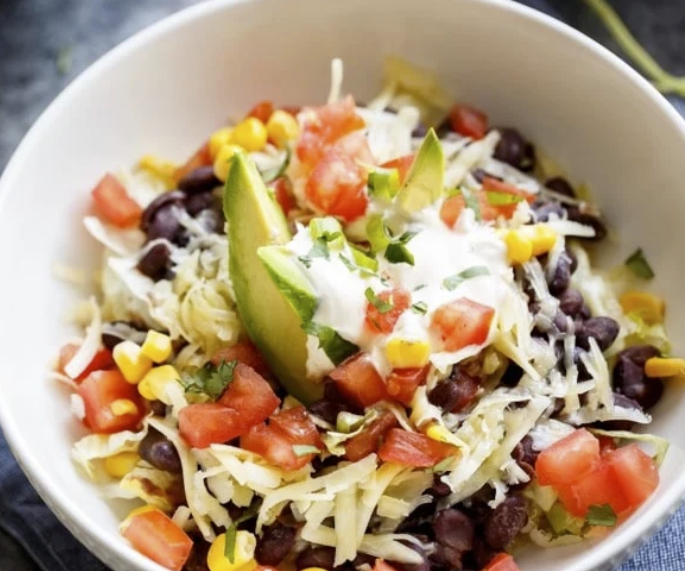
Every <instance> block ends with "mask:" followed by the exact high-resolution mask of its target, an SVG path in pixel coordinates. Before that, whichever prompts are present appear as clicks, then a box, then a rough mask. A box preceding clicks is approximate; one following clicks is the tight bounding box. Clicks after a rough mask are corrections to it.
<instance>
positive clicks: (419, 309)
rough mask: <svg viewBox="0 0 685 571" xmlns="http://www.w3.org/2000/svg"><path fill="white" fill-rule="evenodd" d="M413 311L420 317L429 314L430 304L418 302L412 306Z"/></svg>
mask: <svg viewBox="0 0 685 571" xmlns="http://www.w3.org/2000/svg"><path fill="white" fill-rule="evenodd" d="M411 310H412V311H413V312H414V313H417V314H419V315H425V314H426V313H427V312H428V304H427V303H426V302H425V301H417V302H416V303H415V304H414V305H412V306H411Z"/></svg>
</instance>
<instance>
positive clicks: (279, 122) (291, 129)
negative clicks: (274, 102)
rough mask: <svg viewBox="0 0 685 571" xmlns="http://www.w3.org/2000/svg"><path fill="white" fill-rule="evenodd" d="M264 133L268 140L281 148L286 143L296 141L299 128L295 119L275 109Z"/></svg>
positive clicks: (285, 112)
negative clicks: (266, 134)
mask: <svg viewBox="0 0 685 571" xmlns="http://www.w3.org/2000/svg"><path fill="white" fill-rule="evenodd" d="M266 132H267V133H268V135H269V139H271V140H272V141H273V142H275V143H277V144H278V146H279V147H282V146H283V145H284V144H285V143H286V142H287V141H292V140H293V139H297V137H298V135H299V134H300V126H299V125H298V124H297V119H295V117H293V116H292V115H291V114H290V113H288V112H287V111H283V110H282V109H277V110H276V111H274V112H273V113H272V114H271V117H269V120H268V121H267V123H266Z"/></svg>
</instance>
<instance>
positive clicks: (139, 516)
mask: <svg viewBox="0 0 685 571" xmlns="http://www.w3.org/2000/svg"><path fill="white" fill-rule="evenodd" d="M122 534H123V536H124V537H125V538H126V539H128V540H129V541H130V542H131V545H133V547H134V548H135V549H136V551H139V552H140V553H142V554H143V555H145V556H146V557H148V558H149V559H152V560H153V561H154V562H156V563H159V564H160V565H161V566H162V567H166V568H167V569H171V570H172V571H181V569H183V566H184V565H185V563H186V561H187V560H188V557H189V556H190V551H191V550H192V549H193V540H192V539H190V537H188V535H187V534H186V532H185V531H183V530H182V529H181V528H180V527H178V526H177V525H176V524H175V523H174V522H173V521H172V520H171V518H170V517H169V516H168V515H166V514H165V513H164V512H162V511H161V510H159V509H157V508H142V509H141V510H140V511H139V512H138V513H135V512H134V513H133V514H132V515H131V516H129V518H128V519H127V520H126V523H125V526H124V529H123V531H122Z"/></svg>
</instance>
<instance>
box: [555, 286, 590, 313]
mask: <svg viewBox="0 0 685 571" xmlns="http://www.w3.org/2000/svg"><path fill="white" fill-rule="evenodd" d="M583 303H584V300H583V295H582V294H581V293H580V292H579V291H578V290H576V289H572V288H568V289H566V290H565V291H563V292H562V293H561V294H559V309H560V310H561V311H563V312H564V313H565V314H566V315H568V316H570V317H576V316H577V315H578V314H579V313H580V310H581V309H582V308H583Z"/></svg>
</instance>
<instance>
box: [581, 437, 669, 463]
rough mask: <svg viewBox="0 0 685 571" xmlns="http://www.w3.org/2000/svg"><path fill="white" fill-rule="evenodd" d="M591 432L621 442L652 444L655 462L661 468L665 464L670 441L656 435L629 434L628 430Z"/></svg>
mask: <svg viewBox="0 0 685 571" xmlns="http://www.w3.org/2000/svg"><path fill="white" fill-rule="evenodd" d="M590 432H592V433H593V434H598V435H599V436H609V437H610V438H618V439H620V440H628V441H631V440H632V441H635V442H645V443H646V444H650V445H651V446H652V447H653V448H654V461H655V462H656V464H657V466H661V464H662V463H663V461H664V458H665V457H666V453H667V452H668V448H669V446H670V444H669V442H668V440H666V439H665V438H663V437H661V436H656V435H654V434H640V433H638V432H628V431H627V430H602V429H600V428H591V429H590Z"/></svg>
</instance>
